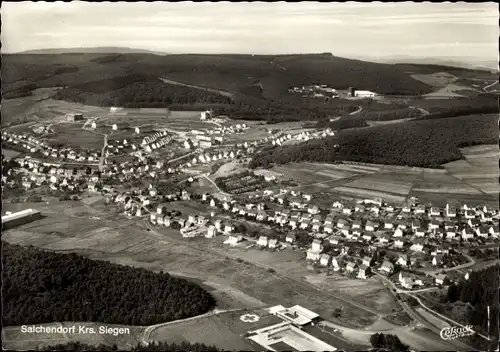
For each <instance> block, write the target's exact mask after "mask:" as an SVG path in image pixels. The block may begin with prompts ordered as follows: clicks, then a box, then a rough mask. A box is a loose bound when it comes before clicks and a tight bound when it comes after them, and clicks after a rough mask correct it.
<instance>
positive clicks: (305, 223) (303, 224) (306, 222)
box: [300, 220, 310, 230]
mask: <svg viewBox="0 0 500 352" xmlns="http://www.w3.org/2000/svg"><path fill="white" fill-rule="evenodd" d="M309 225H310V223H309V220H302V221H301V222H300V228H301V229H303V230H306V229H307V228H308V227H309Z"/></svg>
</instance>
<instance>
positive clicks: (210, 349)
mask: <svg viewBox="0 0 500 352" xmlns="http://www.w3.org/2000/svg"><path fill="white" fill-rule="evenodd" d="M38 350H39V351H72V352H83V351H103V352H105V351H106V352H107V351H118V346H117V345H116V344H115V345H112V346H108V345H104V344H100V345H97V346H95V345H89V344H85V343H80V342H68V343H65V344H58V345H52V346H47V347H44V348H43V349H38ZM143 351H144V352H146V351H147V352H154V351H171V352H184V351H190V352H205V351H206V352H217V351H219V349H217V347H215V346H211V345H205V344H204V343H199V342H182V343H175V342H152V343H150V344H148V345H147V346H144V345H141V344H138V345H136V346H135V347H133V348H132V349H131V352H143Z"/></svg>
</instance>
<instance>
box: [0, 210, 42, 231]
mask: <svg viewBox="0 0 500 352" xmlns="http://www.w3.org/2000/svg"><path fill="white" fill-rule="evenodd" d="M41 218H42V214H41V213H40V212H39V211H38V210H35V209H25V210H22V211H19V212H17V213H13V214H8V215H3V216H2V231H4V230H8V229H11V228H13V227H16V226H21V225H24V224H27V223H30V222H32V221H36V220H39V219H41Z"/></svg>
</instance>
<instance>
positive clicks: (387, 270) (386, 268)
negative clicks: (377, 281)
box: [380, 260, 394, 275]
mask: <svg viewBox="0 0 500 352" xmlns="http://www.w3.org/2000/svg"><path fill="white" fill-rule="evenodd" d="M380 271H381V272H382V273H384V274H387V275H390V274H392V273H393V272H394V265H393V264H392V263H391V262H389V261H387V260H386V261H384V262H383V263H382V266H381V267H380Z"/></svg>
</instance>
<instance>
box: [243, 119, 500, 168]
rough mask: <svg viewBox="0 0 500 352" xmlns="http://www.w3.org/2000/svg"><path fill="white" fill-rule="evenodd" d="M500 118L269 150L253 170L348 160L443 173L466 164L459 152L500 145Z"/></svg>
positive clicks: (350, 134)
mask: <svg viewBox="0 0 500 352" xmlns="http://www.w3.org/2000/svg"><path fill="white" fill-rule="evenodd" d="M497 118H498V117H497V116H494V115H473V116H462V117H456V118H448V119H438V120H424V121H407V122H403V123H398V124H389V125H382V126H375V127H369V128H363V129H348V130H343V131H340V132H339V133H338V134H337V135H336V136H334V137H329V138H325V139H320V140H312V141H307V142H304V143H300V144H295V145H291V146H283V147H275V148H269V149H266V150H263V151H261V152H260V153H258V154H256V155H254V157H253V158H252V160H251V162H250V164H249V166H250V167H252V168H255V167H269V166H270V165H272V164H286V163H291V162H302V161H309V162H332V163H335V162H340V161H345V160H348V161H355V162H364V163H375V164H389V165H401V166H413V167H428V168H440V167H441V165H442V164H444V163H447V162H451V161H454V160H458V159H461V158H463V156H462V154H461V152H460V149H459V148H462V147H467V146H473V145H479V144H493V143H497V142H498V134H497V132H496V130H497V129H498V122H497Z"/></svg>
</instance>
